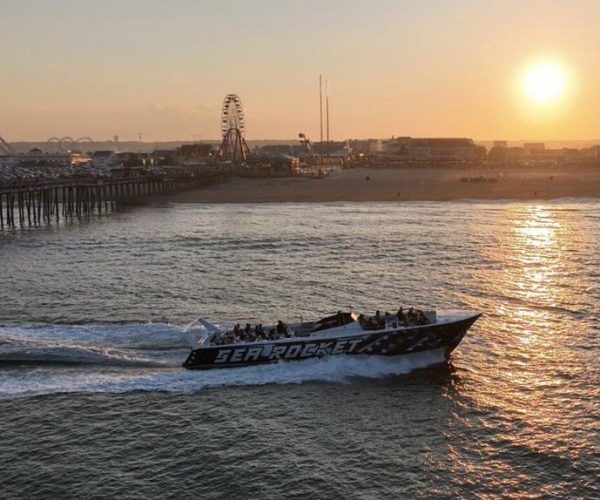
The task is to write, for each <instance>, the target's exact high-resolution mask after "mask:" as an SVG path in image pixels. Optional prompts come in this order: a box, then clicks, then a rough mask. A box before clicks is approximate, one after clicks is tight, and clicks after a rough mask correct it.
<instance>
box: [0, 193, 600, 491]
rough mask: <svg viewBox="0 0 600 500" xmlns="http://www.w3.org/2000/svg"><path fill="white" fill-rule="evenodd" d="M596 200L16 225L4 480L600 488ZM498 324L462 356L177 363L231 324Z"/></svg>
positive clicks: (65, 487) (468, 344)
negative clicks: (402, 308)
mask: <svg viewBox="0 0 600 500" xmlns="http://www.w3.org/2000/svg"><path fill="white" fill-rule="evenodd" d="M599 234H600V202H597V201H593V200H588V201H582V202H575V201H573V202H570V201H555V202H544V203H534V202H529V203H521V202H520V203H511V202H497V203H483V202H464V203H459V202H456V203H406V204H351V203H344V204H306V205H303V204H298V205H296V204H283V205H280V204H278V205H270V204H269V205H197V204H191V205H184V204H177V205H169V206H159V205H157V206H152V207H146V208H141V209H136V210H133V211H130V212H127V213H121V214H113V215H112V216H109V217H106V218H102V219H99V220H98V219H96V220H93V221H89V222H81V223H76V224H71V225H68V226H65V227H60V228H48V229H35V230H23V231H16V232H3V233H0V283H1V285H0V422H1V425H2V427H1V428H2V443H3V446H2V450H1V451H0V471H1V474H0V488H1V489H0V491H2V496H7V497H23V498H31V497H32V496H39V497H45V498H48V497H56V496H71V497H73V496H75V497H112V496H120V497H132V498H133V497H135V498H139V497H142V496H146V497H151V496H152V497H156V496H165V495H172V496H176V497H190V498H197V497H202V498H221V497H227V498H235V497H240V496H253V497H267V498H279V497H282V496H291V497H305V498H312V497H316V498H319V497H320V498H332V497H348V498H354V497H356V498H364V497H377V498H380V497H388V498H398V497H401V496H428V497H448V496H456V495H459V496H473V495H476V496H483V497H485V496H495V495H513V496H515V495H529V496H534V497H535V496H546V495H555V496H569V497H600V485H599V482H600V481H599V479H598V477H599V473H600V368H599V363H598V360H599V359H600V321H599V316H598V314H599V313H598V311H599V309H600V238H599V237H598V235H599ZM399 304H405V305H417V306H422V307H427V308H430V307H433V306H437V307H439V308H470V309H479V310H482V311H484V312H485V315H484V316H483V317H482V318H481V319H480V320H479V321H478V322H477V323H476V324H475V326H474V327H473V328H472V329H471V330H470V331H469V334H468V335H467V337H466V338H465V340H464V341H463V342H462V343H461V345H460V346H459V347H458V349H457V350H456V351H455V352H454V354H453V358H452V360H451V363H450V365H449V366H443V367H441V368H440V367H439V366H437V367H433V368H431V367H429V368H423V367H424V366H426V365H428V364H429V363H430V362H431V360H430V359H427V356H424V357H420V358H416V359H411V360H402V359H400V360H394V359H391V360H390V359H379V358H376V357H373V358H369V357H365V358H364V359H360V360H357V359H350V360H349V359H339V358H330V359H323V360H311V361H306V362H300V363H294V362H290V363H284V364H280V365H275V366H270V367H269V366H267V367H252V368H242V369H236V370H225V371H218V372H210V371H209V372H190V371H186V370H184V369H182V368H181V367H180V364H181V362H182V361H183V359H184V357H185V355H186V353H187V351H188V349H187V345H188V343H189V342H190V341H193V339H194V338H195V337H196V336H197V335H199V334H200V333H201V332H200V331H198V330H196V328H186V325H187V324H188V323H190V322H191V321H192V320H194V319H195V318H197V317H199V316H204V317H209V318H211V319H213V320H215V321H222V322H228V321H246V320H251V321H253V320H263V321H266V320H270V319H278V318H284V319H286V318H287V319H291V320H293V319H299V318H300V317H302V318H304V319H308V318H313V317H316V316H319V315H321V314H327V313H331V312H335V311H337V310H338V309H345V308H348V307H352V308H354V309H356V310H361V311H374V310H375V309H383V310H385V309H388V310H394V309H395V308H397V306H398V305H399Z"/></svg>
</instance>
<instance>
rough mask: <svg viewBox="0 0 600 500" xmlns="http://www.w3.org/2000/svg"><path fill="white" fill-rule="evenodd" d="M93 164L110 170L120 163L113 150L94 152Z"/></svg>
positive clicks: (98, 167) (101, 168)
mask: <svg viewBox="0 0 600 500" xmlns="http://www.w3.org/2000/svg"><path fill="white" fill-rule="evenodd" d="M92 164H93V166H94V168H97V169H99V170H110V169H111V168H113V167H116V166H117V164H118V157H117V155H116V154H115V152H114V151H112V150H102V151H94V152H93V153H92Z"/></svg>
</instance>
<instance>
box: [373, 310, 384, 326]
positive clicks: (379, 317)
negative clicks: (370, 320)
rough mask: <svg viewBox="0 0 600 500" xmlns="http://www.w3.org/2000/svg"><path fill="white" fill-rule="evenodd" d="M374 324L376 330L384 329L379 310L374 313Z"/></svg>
mask: <svg viewBox="0 0 600 500" xmlns="http://www.w3.org/2000/svg"><path fill="white" fill-rule="evenodd" d="M375 322H376V323H377V328H385V318H384V317H383V316H381V313H380V312H379V309H377V311H376V312H375Z"/></svg>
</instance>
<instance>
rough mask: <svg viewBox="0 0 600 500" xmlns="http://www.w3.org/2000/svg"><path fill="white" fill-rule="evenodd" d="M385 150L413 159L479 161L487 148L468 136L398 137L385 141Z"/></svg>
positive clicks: (388, 152) (394, 154)
mask: <svg viewBox="0 0 600 500" xmlns="http://www.w3.org/2000/svg"><path fill="white" fill-rule="evenodd" d="M383 152H384V153H385V154H386V155H389V156H397V157H402V158H403V159H406V160H411V161H432V160H433V161H461V162H478V161H482V160H483V159H484V158H485V154H486V151H485V148H484V147H483V146H478V145H477V144H475V142H474V141H473V139H468V138H462V137H461V138H414V137H396V138H392V139H389V140H386V141H384V142H383Z"/></svg>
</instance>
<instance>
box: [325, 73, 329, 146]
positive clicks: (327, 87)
mask: <svg viewBox="0 0 600 500" xmlns="http://www.w3.org/2000/svg"><path fill="white" fill-rule="evenodd" d="M325 115H326V116H327V149H326V151H327V156H329V82H328V80H327V79H325Z"/></svg>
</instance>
